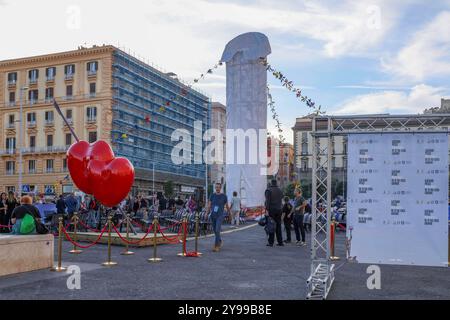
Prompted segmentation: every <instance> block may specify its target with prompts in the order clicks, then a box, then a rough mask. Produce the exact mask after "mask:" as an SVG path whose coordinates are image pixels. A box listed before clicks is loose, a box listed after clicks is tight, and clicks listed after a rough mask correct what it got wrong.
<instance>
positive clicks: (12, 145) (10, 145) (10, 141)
mask: <svg viewBox="0 0 450 320" xmlns="http://www.w3.org/2000/svg"><path fill="white" fill-rule="evenodd" d="M15 149H16V138H15V137H12V138H11V137H10V138H6V150H8V151H14V150H15Z"/></svg>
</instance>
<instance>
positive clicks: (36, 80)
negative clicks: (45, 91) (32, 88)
mask: <svg viewBox="0 0 450 320" xmlns="http://www.w3.org/2000/svg"><path fill="white" fill-rule="evenodd" d="M37 82H38V79H37V78H33V79H28V84H36V83H37Z"/></svg>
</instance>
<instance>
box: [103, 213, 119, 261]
mask: <svg viewBox="0 0 450 320" xmlns="http://www.w3.org/2000/svg"><path fill="white" fill-rule="evenodd" d="M111 219H112V216H111V215H109V216H108V261H106V262H103V263H102V266H105V267H112V266H115V265H117V262H113V261H111V224H112V221H111Z"/></svg>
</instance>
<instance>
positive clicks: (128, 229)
mask: <svg viewBox="0 0 450 320" xmlns="http://www.w3.org/2000/svg"><path fill="white" fill-rule="evenodd" d="M126 217H127V218H126V219H127V241H130V214H129V213H127V215H126ZM128 247H129V246H128V242H126V243H125V251H123V252H122V253H121V255H123V256H131V255H133V254H134V252H133V251H130V250H128Z"/></svg>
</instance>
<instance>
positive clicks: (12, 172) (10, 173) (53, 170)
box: [5, 168, 69, 176]
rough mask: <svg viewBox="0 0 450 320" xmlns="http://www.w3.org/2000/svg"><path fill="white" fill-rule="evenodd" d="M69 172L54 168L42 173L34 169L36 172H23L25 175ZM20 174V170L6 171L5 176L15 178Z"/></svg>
mask: <svg viewBox="0 0 450 320" xmlns="http://www.w3.org/2000/svg"><path fill="white" fill-rule="evenodd" d="M67 172H69V169H67V168H62V169H61V170H55V169H53V168H45V169H44V170H43V171H42V172H38V170H36V169H34V170H27V171H25V170H24V171H23V174H44V173H67ZM16 174H19V172H18V170H6V171H5V175H7V176H13V175H16Z"/></svg>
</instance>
